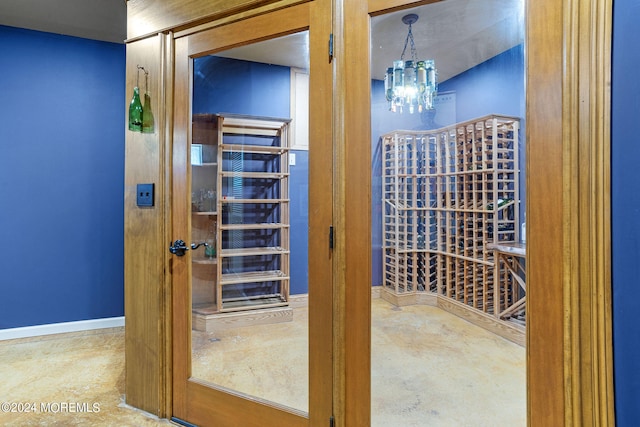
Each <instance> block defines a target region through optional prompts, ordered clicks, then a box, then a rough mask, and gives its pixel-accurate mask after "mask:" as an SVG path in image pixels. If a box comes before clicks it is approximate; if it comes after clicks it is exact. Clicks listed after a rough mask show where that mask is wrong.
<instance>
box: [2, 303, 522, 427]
mask: <svg viewBox="0 0 640 427" xmlns="http://www.w3.org/2000/svg"><path fill="white" fill-rule="evenodd" d="M372 310H373V311H372V319H373V320H372V371H373V373H372V426H376V427H377V426H380V427H382V426H385V427H390V426H392V427H396V426H398V427H400V426H402V427H405V426H407V427H410V426H452V427H459V426H468V427H471V426H479V427H484V426H487V427H488V426H505V425H508V426H525V425H526V403H525V398H526V386H525V350H524V348H522V347H520V346H518V345H516V344H513V343H511V342H509V341H507V340H505V339H503V338H501V337H498V336H496V335H494V334H492V333H490V332H488V331H486V330H484V329H482V328H479V327H477V326H474V325H472V324H470V323H468V322H466V321H465V320H462V319H460V318H458V317H456V316H454V315H451V314H449V313H447V312H444V311H442V310H440V309H438V308H435V307H428V306H410V307H402V308H398V307H394V306H392V305H390V304H388V303H386V302H385V301H383V300H380V299H375V300H374V301H373V308H372ZM306 323H307V316H306V310H304V309H296V312H295V314H294V321H293V322H288V323H282V324H276V325H263V326H259V327H252V328H239V329H237V330H234V331H226V332H224V333H219V334H207V333H194V339H193V348H194V359H193V361H194V374H195V376H198V377H200V378H203V379H207V380H209V381H212V382H214V383H216V384H218V385H222V386H225V387H230V388H235V389H237V390H239V391H241V392H244V393H247V394H250V395H253V396H257V397H260V398H264V399H267V400H273V401H276V402H278V403H282V404H285V405H288V406H291V407H294V408H297V409H302V410H306V409H307V400H308V392H307V388H308V387H307V384H308V381H307V376H306V369H307V365H306V357H307V355H306V348H307V339H308V337H307V333H306ZM283 349H285V350H284V351H283ZM271 356H273V357H271ZM265 373H270V374H269V375H266V374H265ZM124 392H125V390H124V332H123V330H122V328H115V329H109V330H102V331H93V332H84V333H73V334H62V335H52V336H46V337H39V338H26V339H20V340H11V341H1V342H0V404H2V403H3V402H14V403H19V402H20V403H27V402H29V403H35V404H36V406H37V411H36V412H32V413H11V412H4V411H0V425H16V426H154V425H170V423H169V422H168V421H166V420H158V419H157V418H155V417H152V416H150V415H149V414H146V413H143V412H141V411H137V410H135V409H133V408H130V407H128V406H127V405H125V404H124V403H123V400H124V399H123V396H124ZM68 402H72V403H76V404H78V405H85V404H86V405H85V406H86V407H88V408H95V407H94V406H93V405H94V404H97V408H98V410H99V412H97V411H95V410H94V411H93V412H84V413H79V410H80V409H85V407H82V406H80V407H78V408H76V412H72V411H71V410H70V409H67V410H65V409H64V408H63V407H62V406H61V405H62V404H64V403H68ZM41 404H45V405H47V404H49V405H50V406H49V407H50V410H52V411H53V410H55V409H56V408H59V409H58V411H57V412H54V413H52V412H49V413H43V412H42V410H41V409H42V408H41ZM2 409H5V408H4V407H3V408H2ZM14 409H17V408H14Z"/></svg>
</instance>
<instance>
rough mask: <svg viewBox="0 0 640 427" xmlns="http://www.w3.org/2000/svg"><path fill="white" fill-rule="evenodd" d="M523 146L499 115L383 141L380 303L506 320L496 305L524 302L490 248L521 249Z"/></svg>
mask: <svg viewBox="0 0 640 427" xmlns="http://www.w3.org/2000/svg"><path fill="white" fill-rule="evenodd" d="M518 139H519V120H518V119H517V118H513V117H504V116H496V115H491V116H486V117H482V118H478V119H475V120H471V121H468V122H463V123H458V124H456V125H453V126H450V127H446V128H441V129H437V130H430V131H402V130H400V131H395V132H391V133H388V134H385V135H383V136H382V147H383V148H382V149H383V153H382V162H383V165H382V186H383V188H382V192H383V200H382V204H383V219H382V227H383V229H382V238H383V281H384V283H383V285H384V289H385V291H386V292H384V293H383V296H385V297H386V298H387V299H389V300H391V301H392V302H394V303H396V304H399V305H402V304H414V303H417V302H421V301H427V302H429V303H438V304H440V302H441V301H447V302H453V303H455V307H457V308H463V309H469V310H474V311H475V312H479V313H483V314H486V315H490V316H491V317H493V318H494V319H495V320H497V321H503V320H504V319H501V318H500V317H499V316H497V314H498V310H496V301H498V300H499V301H500V306H501V308H500V309H499V311H502V310H503V309H504V306H505V305H508V304H511V303H512V302H515V301H517V299H518V298H517V296H516V295H512V291H511V290H510V289H511V288H509V289H504V288H503V287H501V286H500V281H499V280H498V278H500V277H503V276H504V274H505V272H504V268H505V267H504V265H502V264H501V263H496V255H495V251H494V250H490V249H489V248H488V247H487V245H488V244H490V243H506V242H517V241H518V240H519V226H520V218H519V200H520V195H519V182H518V180H519V170H518Z"/></svg>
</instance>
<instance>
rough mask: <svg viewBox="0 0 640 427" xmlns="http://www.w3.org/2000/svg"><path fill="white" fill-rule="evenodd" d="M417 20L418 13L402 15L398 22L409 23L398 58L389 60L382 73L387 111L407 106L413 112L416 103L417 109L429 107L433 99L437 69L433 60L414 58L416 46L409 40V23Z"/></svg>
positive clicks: (395, 110)
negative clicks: (408, 52) (405, 58)
mask: <svg viewBox="0 0 640 427" xmlns="http://www.w3.org/2000/svg"><path fill="white" fill-rule="evenodd" d="M417 20H418V15H416V14H413V13H412V14H409V15H405V16H403V17H402V22H403V23H405V24H407V25H408V26H409V32H408V33H407V38H406V39H405V41H404V49H402V55H400V59H399V60H395V61H393V67H389V68H387V72H386V74H385V76H384V89H385V95H386V98H387V101H388V102H389V110H390V111H392V112H394V113H395V112H400V113H402V112H403V111H404V107H405V106H407V107H408V109H409V113H411V114H413V112H414V111H415V107H416V105H417V106H418V112H422V111H423V110H431V109H433V98H434V97H435V96H436V94H437V91H438V82H437V79H438V72H437V70H436V66H435V62H434V60H433V59H427V60H418V53H417V51H416V45H415V42H414V41H413V33H412V32H411V25H412V24H414V23H415V22H416V21H417ZM409 42H411V47H410V49H411V59H410V60H408V61H405V60H404V54H405V52H406V51H407V45H408V44H409Z"/></svg>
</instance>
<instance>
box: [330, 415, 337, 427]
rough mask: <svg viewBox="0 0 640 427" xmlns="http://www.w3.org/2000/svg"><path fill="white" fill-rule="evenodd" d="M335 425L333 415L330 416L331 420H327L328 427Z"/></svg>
mask: <svg viewBox="0 0 640 427" xmlns="http://www.w3.org/2000/svg"><path fill="white" fill-rule="evenodd" d="M335 425H336V420H335V418H333V415H331V418H329V427H335Z"/></svg>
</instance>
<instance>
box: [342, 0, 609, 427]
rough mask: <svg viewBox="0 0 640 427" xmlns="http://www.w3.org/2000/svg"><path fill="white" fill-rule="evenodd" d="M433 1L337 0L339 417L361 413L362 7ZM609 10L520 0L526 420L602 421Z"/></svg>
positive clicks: (356, 419) (365, 164)
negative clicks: (523, 29)
mask: <svg viewBox="0 0 640 427" xmlns="http://www.w3.org/2000/svg"><path fill="white" fill-rule="evenodd" d="M432 2H433V0H431V1H417V2H411V1H403V0H369V1H367V0H336V6H335V10H336V18H335V19H336V24H335V35H336V43H337V46H338V47H337V51H338V52H340V53H341V56H340V57H338V59H337V65H336V68H337V71H336V75H337V80H336V83H335V89H336V94H335V98H336V102H335V108H336V119H335V121H334V122H335V123H336V129H335V138H336V142H335V144H336V153H337V154H336V169H337V172H336V176H337V177H338V179H337V180H336V183H337V186H336V189H337V190H336V196H335V198H336V202H337V203H338V206H337V207H336V208H335V209H336V218H337V220H336V226H337V235H338V236H345V238H344V240H342V241H339V243H338V248H339V251H338V252H337V254H336V255H337V257H338V262H337V265H338V267H337V271H338V274H337V276H336V283H337V291H336V295H337V297H338V299H339V300H340V303H339V307H338V310H337V313H339V314H340V319H339V321H338V324H339V326H338V327H337V329H336V346H337V348H338V349H340V350H339V353H338V356H339V360H338V368H339V369H340V372H341V373H342V374H343V377H344V382H343V383H336V391H335V396H334V401H335V412H336V414H335V415H336V420H337V424H336V425H338V426H351V425H369V424H370V410H371V403H370V402H371V390H370V369H371V366H370V359H369V357H368V355H369V352H370V349H371V344H370V342H371V329H370V327H371V325H370V322H371V319H370V286H371V283H370V276H369V274H368V272H369V271H370V267H371V258H370V249H371V243H370V239H369V236H370V223H371V216H370V210H369V206H370V189H371V179H370V176H371V174H370V170H369V169H370V159H371V157H370V140H371V137H370V136H371V135H370V133H371V132H370V126H369V123H370V122H369V121H370V116H369V115H370V99H369V97H370V87H369V81H370V76H369V74H368V67H363V66H362V64H368V63H369V55H368V52H369V14H375V13H382V12H383V11H392V10H397V9H402V8H405V7H414V6H417V5H421V4H427V3H432ZM611 14H612V4H611V0H590V1H588V2H585V1H581V0H563V1H557V0H529V1H527V8H526V49H525V52H526V65H527V66H526V88H527V90H526V91H527V107H526V133H527V141H528V143H527V174H528V177H529V179H528V184H527V209H526V210H527V227H528V230H529V232H528V238H527V246H528V247H527V269H528V272H527V281H528V286H527V289H528V292H527V307H528V308H527V312H528V316H527V317H528V318H527V418H528V424H529V425H530V426H541V427H546V426H550V425H567V426H571V425H575V426H582V425H602V426H608V425H613V424H614V418H615V417H614V406H613V403H614V400H613V375H612V372H613V370H612V365H613V363H612V341H611V270H610V256H611V255H610V224H609V210H610V203H609V197H610V185H609V168H610V161H609V145H610V141H609V138H610V136H609V123H610V118H609V117H610V112H609V110H610V67H611V55H610V46H611ZM347 85H348V90H347ZM347 233H348V234H347ZM345 308H346V309H345ZM363 354H366V355H367V357H366V358H365V357H363V356H362V355H363Z"/></svg>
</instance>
